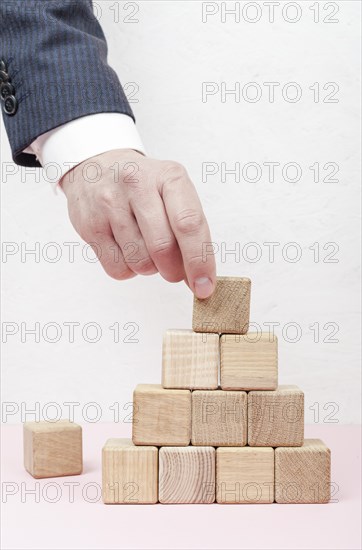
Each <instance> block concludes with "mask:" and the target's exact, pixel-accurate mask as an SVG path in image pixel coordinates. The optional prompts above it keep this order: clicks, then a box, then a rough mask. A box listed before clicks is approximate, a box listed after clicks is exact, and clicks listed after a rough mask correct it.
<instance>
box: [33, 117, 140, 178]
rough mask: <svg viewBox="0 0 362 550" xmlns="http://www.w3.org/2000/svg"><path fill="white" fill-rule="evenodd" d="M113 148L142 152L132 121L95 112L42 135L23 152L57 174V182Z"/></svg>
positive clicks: (127, 118)
mask: <svg viewBox="0 0 362 550" xmlns="http://www.w3.org/2000/svg"><path fill="white" fill-rule="evenodd" d="M113 149H134V150H136V151H139V152H140V153H142V154H145V149H144V146H143V143H142V141H141V138H140V136H139V134H138V131H137V128H136V125H135V123H134V122H133V119H132V118H131V117H130V116H128V115H125V114H122V113H96V114H94V115H88V116H84V117H81V118H77V119H75V120H72V121H71V122H67V123H66V124H63V125H62V126H59V127H58V128H54V130H50V131H49V132H46V133H45V134H42V135H40V136H38V137H37V138H36V140H34V141H33V142H32V144H31V145H30V146H29V147H27V148H26V149H25V150H24V153H30V154H33V155H35V156H36V157H37V160H38V161H39V162H40V164H41V165H42V166H43V168H47V166H48V167H50V168H51V169H52V171H53V169H56V171H57V181H58V182H59V181H60V179H61V178H62V177H63V176H64V174H66V173H67V172H69V170H71V169H72V168H74V167H75V166H77V164H80V163H81V162H83V161H85V160H87V159H90V158H92V157H94V156H96V155H100V154H101V153H105V152H106V151H111V150H113Z"/></svg>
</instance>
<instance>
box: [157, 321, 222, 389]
mask: <svg viewBox="0 0 362 550" xmlns="http://www.w3.org/2000/svg"><path fill="white" fill-rule="evenodd" d="M218 368H219V336H218V335H217V334H205V333H204V334H202V333H197V332H194V331H192V330H167V331H166V333H165V335H164V337H163V347H162V386H163V387H164V388H188V389H216V388H217V386H218Z"/></svg>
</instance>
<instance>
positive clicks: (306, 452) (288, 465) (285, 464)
mask: <svg viewBox="0 0 362 550" xmlns="http://www.w3.org/2000/svg"><path fill="white" fill-rule="evenodd" d="M330 483H331V452H330V450H329V449H328V447H327V446H326V445H325V444H324V443H323V441H321V440H320V439H305V440H304V444H303V446H302V447H279V448H277V449H275V500H276V502H278V503H280V504H322V503H326V502H328V501H329V500H330V496H331V490H330V487H331V486H330Z"/></svg>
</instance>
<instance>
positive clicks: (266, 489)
mask: <svg viewBox="0 0 362 550" xmlns="http://www.w3.org/2000/svg"><path fill="white" fill-rule="evenodd" d="M216 501H217V502H218V503H219V504H231V503H236V504H241V503H243V504H269V503H272V502H273V501H274V449H272V448H270V447H262V448H257V447H225V448H223V447H219V448H218V449H217V450H216Z"/></svg>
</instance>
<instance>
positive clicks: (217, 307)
mask: <svg viewBox="0 0 362 550" xmlns="http://www.w3.org/2000/svg"><path fill="white" fill-rule="evenodd" d="M250 287H251V281H250V279H247V278H243V277H217V280H216V288H215V291H214V293H213V294H212V295H211V296H210V297H209V298H206V299H205V300H200V299H198V298H196V297H195V298H194V310H193V318H192V328H193V330H194V331H195V332H215V333H219V334H222V333H225V334H246V333H247V331H248V326H249V315H250Z"/></svg>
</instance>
